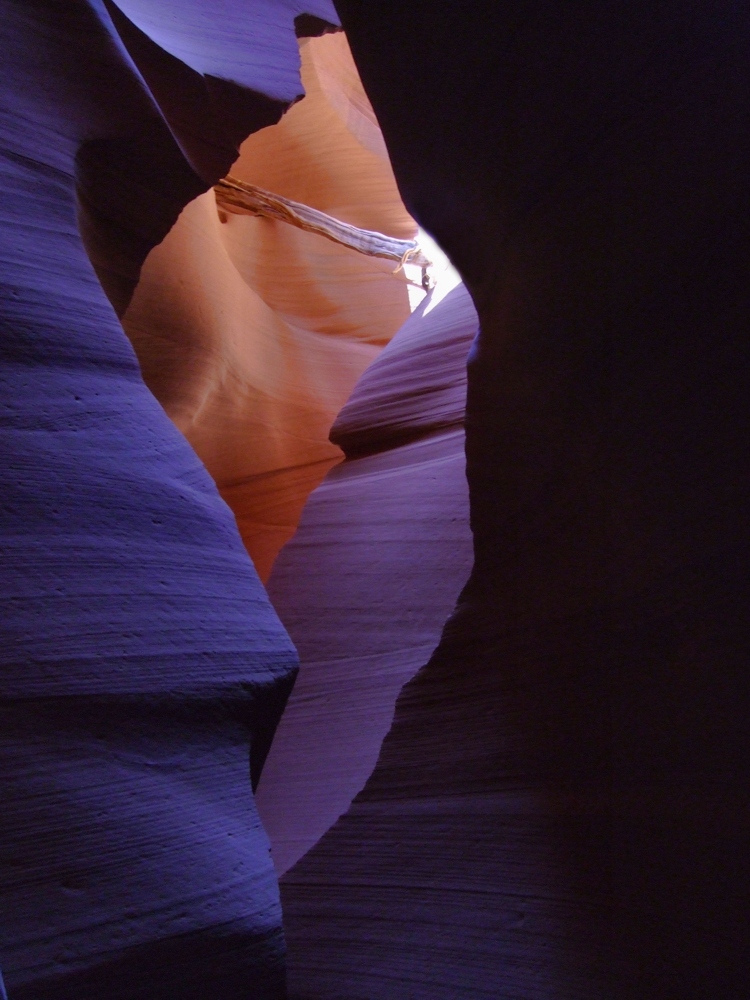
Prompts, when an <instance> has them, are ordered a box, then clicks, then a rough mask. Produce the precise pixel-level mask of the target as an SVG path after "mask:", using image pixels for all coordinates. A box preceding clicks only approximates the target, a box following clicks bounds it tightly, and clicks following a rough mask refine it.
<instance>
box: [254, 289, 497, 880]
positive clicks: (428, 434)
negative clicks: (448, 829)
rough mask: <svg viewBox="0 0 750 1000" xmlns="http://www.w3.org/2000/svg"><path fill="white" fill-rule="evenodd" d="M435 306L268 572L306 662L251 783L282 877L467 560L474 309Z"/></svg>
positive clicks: (342, 793)
mask: <svg viewBox="0 0 750 1000" xmlns="http://www.w3.org/2000/svg"><path fill="white" fill-rule="evenodd" d="M430 305H431V301H430V298H428V299H427V300H425V302H424V303H423V304H422V305H421V306H420V307H419V308H418V309H417V311H416V312H415V313H413V314H412V316H411V317H410V318H409V319H408V320H407V321H406V323H405V324H404V326H403V327H402V328H401V330H399V332H398V333H397V334H396V336H395V337H394V338H393V340H392V341H391V342H390V344H389V345H388V346H387V347H386V348H385V349H384V350H383V352H382V354H381V355H380V356H379V357H378V359H377V361H375V362H374V363H373V364H372V365H371V366H370V368H368V369H367V371H366V372H365V374H364V375H363V376H362V378H361V379H360V381H359V382H358V384H357V386H356V388H355V390H354V392H353V394H352V396H351V398H350V399H349V401H348V402H347V404H346V406H345V407H344V408H343V410H342V411H341V413H340V414H339V416H338V418H337V420H336V423H335V424H334V427H333V431H332V434H331V437H332V440H334V441H336V442H338V443H340V444H341V446H342V447H343V448H344V450H345V452H346V456H347V457H346V460H345V461H344V462H343V464H341V465H339V466H337V467H336V468H335V469H333V470H332V472H330V473H329V474H328V476H327V477H326V479H325V480H324V481H323V483H322V484H321V485H320V486H319V487H318V488H317V490H316V491H315V492H314V493H313V494H312V495H311V497H310V499H309V501H308V503H307V506H306V507H305V510H304V513H303V516H302V520H301V522H300V526H299V528H298V530H297V533H296V535H295V537H294V538H293V539H292V541H291V542H290V543H289V544H288V545H287V546H286V548H285V549H284V551H283V552H282V554H281V556H280V557H279V560H278V562H277V564H276V567H275V568H274V571H273V573H272V574H271V579H270V580H269V584H268V590H269V595H270V597H271V600H272V601H273V604H274V607H275V608H276V610H277V611H278V613H279V615H280V617H281V620H282V621H283V622H284V625H285V626H286V628H287V629H288V631H289V634H290V636H291V638H292V640H293V641H294V643H295V646H296V648H297V650H298V652H299V655H300V662H301V668H300V674H299V676H298V678H297V682H296V684H295V688H294V692H293V694H292V697H291V699H290V701H289V704H288V706H287V709H286V712H285V714H284V717H283V719H282V721H281V723H280V727H279V729H278V731H277V734H276V737H275V740H274V744H273V747H272V749H271V752H270V754H269V758H268V761H267V763H266V768H265V771H264V776H263V780H262V782H261V784H260V786H259V788H258V808H259V810H260V812H261V816H262V818H263V823H264V826H265V828H266V830H267V831H268V834H269V837H270V839H271V844H272V850H273V856H274V862H275V864H276V868H277V870H278V871H279V873H280V874H282V873H283V872H285V871H287V870H288V869H289V868H290V867H291V866H292V865H293V864H294V863H295V862H296V861H297V860H298V859H299V858H300V857H301V856H302V855H303V854H305V853H306V852H307V851H308V850H309V849H310V848H311V847H312V846H313V845H314V844H315V843H316V842H317V841H318V840H319V839H320V837H321V836H322V835H323V834H324V833H325V831H326V830H327V829H328V828H329V827H330V826H331V825H332V824H333V823H334V822H335V820H337V819H338V817H339V816H340V815H341V814H342V813H343V812H345V811H346V809H348V807H349V805H350V803H351V801H352V799H353V798H354V796H355V795H356V794H357V793H358V792H359V791H360V790H361V789H362V787H363V785H364V784H365V781H366V780H367V778H368V777H369V775H370V773H371V772H372V770H373V768H374V766H375V763H376V761H377V757H378V753H379V750H380V745H381V743H382V740H383V737H384V736H385V734H386V733H387V732H388V729H389V728H390V725H391V722H392V719H393V707H394V704H395V701H396V697H397V695H398V693H399V691H400V690H401V688H402V687H403V685H404V684H405V683H406V681H407V680H409V679H410V678H411V677H412V676H413V675H414V674H415V673H416V671H417V670H418V669H419V668H420V667H421V666H422V665H423V664H424V663H425V662H426V661H427V660H428V659H429V657H430V655H431V653H432V651H433V649H434V648H435V646H436V645H437V642H438V640H439V638H440V633H441V631H442V628H443V625H444V623H445V621H446V619H447V618H448V616H449V615H450V613H451V611H452V610H453V607H454V605H455V601H456V598H457V596H458V594H459V592H460V590H461V588H462V586H463V585H464V583H465V582H466V579H467V578H468V575H469V572H470V570H471V562H472V546H471V533H470V530H469V512H468V491H467V485H466V476H465V455H464V434H463V414H464V401H465V394H466V355H467V354H468V351H469V347H470V344H471V342H472V339H473V337H474V335H475V333H476V329H477V320H476V313H475V311H474V307H473V305H472V302H471V298H470V297H469V295H468V293H467V292H466V290H465V289H464V288H463V286H459V287H458V288H456V289H454V290H453V291H452V292H450V294H449V295H448V296H447V297H446V298H445V299H444V300H443V301H442V302H440V303H439V304H438V305H437V306H436V307H435V308H434V309H432V310H431V311H429V312H426V310H427V309H429V307H430Z"/></svg>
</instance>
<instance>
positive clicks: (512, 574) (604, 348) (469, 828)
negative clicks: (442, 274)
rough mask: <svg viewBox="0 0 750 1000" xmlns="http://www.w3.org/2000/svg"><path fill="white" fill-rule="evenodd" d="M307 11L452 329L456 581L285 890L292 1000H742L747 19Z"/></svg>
mask: <svg viewBox="0 0 750 1000" xmlns="http://www.w3.org/2000/svg"><path fill="white" fill-rule="evenodd" d="M337 9H338V11H339V13H340V15H341V17H342V21H343V24H344V27H345V29H346V31H347V35H348V38H349V42H350V44H351V47H352V52H353V54H354V57H355V60H356V62H357V64H358V67H359V69H360V72H361V75H362V79H363V82H364V84H365V87H366V89H367V92H368V94H369V97H370V99H371V101H372V103H373V107H374V108H375V111H376V113H377V115H378V119H379V121H380V123H381V126H382V128H383V133H384V136H385V138H386V141H387V143H388V146H389V150H390V153H391V158H392V162H393V165H394V170H395V172H396V176H397V177H398V179H399V184H400V186H401V190H402V193H403V195H404V200H405V203H406V205H407V207H408V208H409V210H410V211H411V212H412V214H413V215H414V216H415V217H416V218H417V219H418V220H419V222H420V224H421V225H423V226H424V227H425V228H426V229H428V230H430V231H431V232H432V233H434V235H435V236H436V238H437V239H438V240H439V241H440V242H441V243H442V245H443V246H444V248H445V249H446V251H447V252H448V253H449V254H450V255H451V258H452V259H453V261H454V262H455V263H456V264H457V266H459V268H460V269H461V271H462V273H463V275H464V278H465V279H466V283H467V287H468V288H469V290H470V291H471V294H472V296H473V298H474V301H475V302H476V303H477V308H478V313H479V318H480V322H481V333H480V336H479V340H478V343H477V346H476V348H475V350H474V351H473V352H472V356H471V359H470V364H469V386H468V404H467V414H466V447H467V456H468V464H467V474H468V480H469V489H470V497H471V523H472V528H473V531H474V541H475V549H476V564H475V567H474V570H473V572H472V577H471V580H470V582H469V584H468V586H467V587H466V589H465V590H464V592H463V594H462V596H461V598H460V601H459V606H458V609H457V612H456V614H455V615H454V617H453V618H452V619H451V621H450V623H449V625H448V627H447V628H446V631H445V634H444V637H443V639H442V641H441V643H440V646H439V647H438V649H437V651H436V652H435V654H434V656H433V657H432V659H431V660H430V662H429V664H428V665H427V666H426V667H425V668H424V669H422V670H421V671H420V672H419V673H418V674H417V675H416V677H415V678H414V679H413V680H411V681H410V682H409V683H408V684H407V686H406V687H405V688H404V690H403V692H402V694H401V696H400V698H399V699H398V701H397V704H396V710H395V719H394V723H393V726H392V728H391V730H390V731H389V733H388V735H387V737H386V739H385V742H384V744H383V748H382V752H381V754H380V757H379V760H378V763H377V766H376V767H375V770H374V772H373V774H372V776H371V778H370V779H369V781H368V782H367V784H366V786H365V788H364V790H363V791H362V792H361V794H360V795H359V796H358V797H357V798H356V799H355V801H354V803H353V804H352V806H351V808H350V809H349V810H348V811H347V812H346V813H345V814H344V816H342V818H341V819H340V820H339V821H338V822H337V824H336V825H335V826H334V827H333V828H332V829H331V830H330V831H329V832H328V833H327V834H326V835H325V836H324V837H323V838H322V839H321V840H320V841H319V842H318V844H317V845H316V847H314V848H313V849H312V850H311V851H310V852H309V853H308V854H307V855H306V856H305V857H304V858H303V859H302V861H300V862H299V863H298V864H297V865H296V866H295V867H294V868H292V869H291V871H289V872H288V873H287V875H286V876H285V877H284V879H283V880H282V898H283V903H284V911H285V926H286V929H287V938H288V942H289V954H290V974H291V984H292V986H291V995H292V996H293V997H295V998H299V1000H302V998H304V1000H313V998H314V1000H319V998H325V1000H334V998H335V1000H344V998H346V1000H357V998H361V1000H378V998H383V1000H386V998H387V1000H406V998H409V1000H416V998H419V1000H477V998H479V997H486V998H487V1000H497V998H500V997H502V998H503V1000H516V998H517V1000H532V998H533V1000H542V998H544V1000H553V998H554V1000H562V998H564V1000H584V998H585V1000H589V998H593V997H597V998H599V997H601V998H605V997H606V998H608V1000H609V998H614V997H617V998H626V1000H652V998H653V1000H656V998H663V997H674V998H677V997H679V998H688V997H689V998H701V1000H709V998H714V997H717V996H721V997H735V996H741V995H744V993H745V992H746V988H747V987H746V984H747V982H748V978H749V974H750V968H749V967H748V957H747V948H746V936H747V930H746V929H747V926H748V899H749V898H750V884H749V882H750V878H749V876H750V869H749V867H748V860H747V859H748V851H747V845H748V840H749V837H750V810H749V809H748V805H749V803H748V790H747V789H748V784H747V775H748V763H749V760H750V753H749V752H748V751H749V750H750V747H749V746H748V727H747V718H748V715H750V696H749V692H750V688H749V687H748V684H747V680H746V677H747V665H748V662H749V661H750V635H749V634H748V612H747V609H748V598H750V586H749V585H748V583H749V581H748V554H749V552H750V546H749V545H748V541H749V539H748V525H749V524H750V519H749V518H748V499H749V498H748V490H749V485H748V484H750V468H749V467H748V465H749V464H750V463H749V461H748V457H749V455H750V452H749V451H748V448H747V440H748V437H750V426H749V424H750V420H749V419H748V417H749V416H750V356H749V354H750V340H748V337H747V329H748V324H749V321H750V300H749V297H748V284H747V265H746V261H747V247H748V245H750V240H749V239H748V237H750V232H748V230H749V228H750V214H749V213H748V208H749V207H750V206H749V205H748V201H749V200H750V199H749V195H748V191H749V189H748V185H747V177H748V175H749V173H750V143H749V142H748V136H749V135H750V129H749V126H750V121H749V120H748V118H749V116H750V63H748V60H747V51H748V47H749V46H750V19H749V18H748V15H747V12H746V11H745V10H744V8H742V7H740V6H738V5H736V4H733V3H728V2H727V3H718V4H716V3H712V4H708V3H705V2H693V3H687V4H684V3H679V4H678V3H673V2H664V3H657V4H652V5H651V6H650V7H649V8H648V9H646V8H644V7H642V6H640V5H632V4H619V3H616V4H604V5H583V4H563V5H560V4H557V5H552V4H548V3H546V2H532V3H528V4H523V5H517V6H512V5H506V4H497V5H494V6H492V7H489V6H488V5H482V6H481V7H480V5H476V4H469V3H456V4H451V5H442V6H441V5H436V4H430V3H426V2H419V0H418V2H415V3H413V4H409V5H408V6H407V5H392V4H375V5H363V4H360V3H358V2H356V0H351V2H350V0H338V3H337ZM361 461H369V459H362V460H361ZM295 544H297V545H298V546H301V545H302V530H301V531H300V535H299V536H298V539H297V540H296V543H295ZM311 752H314V751H313V749H312V748H311Z"/></svg>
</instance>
